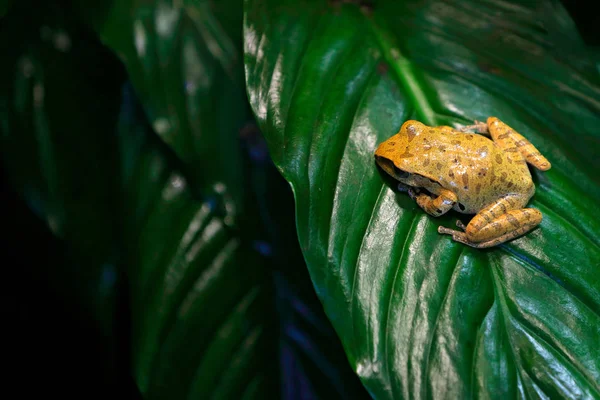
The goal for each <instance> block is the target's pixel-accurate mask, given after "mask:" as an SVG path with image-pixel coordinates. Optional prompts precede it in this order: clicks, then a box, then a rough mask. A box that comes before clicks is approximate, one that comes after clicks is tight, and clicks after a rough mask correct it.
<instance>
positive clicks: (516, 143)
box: [487, 117, 551, 171]
mask: <svg viewBox="0 0 600 400" xmlns="http://www.w3.org/2000/svg"><path fill="white" fill-rule="evenodd" d="M487 125H488V129H489V130H490V135H491V136H492V139H493V140H494V142H495V143H496V144H497V145H498V146H499V147H500V148H502V149H503V150H504V151H505V152H507V154H508V155H509V157H511V158H512V159H513V161H515V159H517V160H518V156H516V154H515V153H517V154H519V155H520V156H522V157H523V158H525V160H526V161H527V162H528V163H529V164H531V165H533V166H534V167H536V168H537V169H539V170H541V171H547V170H549V169H550V167H551V165H550V162H549V161H548V160H547V159H546V157H544V156H543V155H542V154H541V153H540V152H539V150H538V149H536V148H535V146H534V145H533V144H531V142H529V140H527V139H525V137H523V136H522V135H520V134H518V133H517V132H515V130H514V129H512V128H511V127H510V126H508V125H506V124H505V123H504V122H502V121H500V120H499V119H498V118H496V117H489V118H488V119H487ZM511 153H512V154H515V155H514V156H511Z"/></svg>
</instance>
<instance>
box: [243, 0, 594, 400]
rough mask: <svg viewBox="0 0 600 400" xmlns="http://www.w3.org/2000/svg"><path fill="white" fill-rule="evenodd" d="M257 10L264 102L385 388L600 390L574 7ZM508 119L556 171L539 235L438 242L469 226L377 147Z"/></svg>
mask: <svg viewBox="0 0 600 400" xmlns="http://www.w3.org/2000/svg"><path fill="white" fill-rule="evenodd" d="M536 7H537V8H536ZM244 14H245V15H244V43H245V68H246V81H247V90H248V96H249V98H250V103H251V106H252V108H253V111H254V113H255V115H256V117H257V119H258V122H259V124H260V126H261V130H263V132H264V134H265V136H266V139H267V141H268V146H269V150H270V154H271V156H272V158H273V160H274V162H275V164H276V165H277V167H278V168H279V170H280V171H281V173H282V175H283V176H284V177H285V178H286V179H287V180H288V181H289V183H290V184H291V186H292V189H293V191H294V195H295V199H296V223H297V231H298V236H299V240H300V244H301V248H302V251H303V254H304V257H305V259H306V261H307V264H308V268H309V271H310V274H311V278H312V280H313V283H314V286H315V288H316V290H317V293H318V295H319V298H320V300H321V302H322V303H323V306H324V308H325V311H326V313H327V315H328V316H329V318H330V319H331V321H332V323H333V325H334V327H335V329H336V331H337V333H338V335H339V336H340V338H341V339H342V342H343V345H344V348H345V350H346V354H347V356H348V359H349V361H350V364H351V365H352V367H353V368H354V369H355V371H356V373H357V374H358V375H359V376H360V377H361V379H362V381H363V383H364V384H365V386H366V387H367V388H368V389H369V391H370V392H371V394H372V395H373V396H375V397H377V398H392V397H394V398H413V397H414V398H427V397H452V398H468V397H477V398H504V397H519V398H523V397H526V398H529V397H536V398H537V397H550V398H556V397H561V398H581V397H584V398H595V397H598V396H600V385H599V383H598V382H600V353H599V350H598V346H597V344H596V342H597V339H598V337H600V279H599V275H598V272H597V266H598V265H600V223H599V222H598V219H597V218H595V217H594V214H593V210H595V208H596V204H597V202H598V200H600V178H599V177H598V175H597V174H595V169H597V167H598V162H597V156H596V155H597V154H598V150H600V135H599V134H598V130H597V129H596V127H597V126H599V124H600V85H599V81H598V75H597V70H596V65H594V63H593V58H592V57H591V55H590V54H589V53H588V51H587V50H586V48H585V47H584V46H583V45H582V43H581V40H579V36H578V34H577V32H576V31H575V29H574V24H572V23H570V22H569V20H568V16H566V13H565V11H564V10H563V9H562V8H561V7H560V4H558V3H556V2H548V3H545V4H544V5H539V6H535V7H534V6H524V5H522V4H521V3H517V2H514V3H512V4H511V3H506V2H504V3H497V2H493V1H483V2H461V3H458V2H444V3H442V2H428V3H419V4H417V3H410V2H392V1H381V2H377V3H376V4H375V5H368V4H367V5H362V6H360V7H358V6H356V5H354V4H340V3H339V2H311V1H299V2H298V1H296V2H292V1H284V2H280V1H274V0H273V1H266V0H265V1H259V0H247V1H246V2H245V10H244ZM565 21H566V22H565ZM559 37H563V38H564V37H568V38H575V39H574V40H572V41H571V40H569V41H567V42H566V43H567V45H565V41H560V40H553V39H554V38H559ZM490 115H493V116H497V117H499V118H501V119H503V120H504V121H505V122H507V123H508V124H509V125H511V126H512V127H513V128H515V129H516V130H517V131H519V132H520V133H521V134H523V135H524V136H525V137H527V138H528V139H529V140H531V141H532V143H534V145H535V146H536V147H537V148H538V149H539V150H540V151H541V152H542V153H543V154H544V155H546V156H547V158H548V159H549V160H550V161H551V162H552V169H551V170H550V171H547V172H545V173H539V172H538V171H533V177H534V181H535V183H536V194H535V197H534V199H533V201H532V202H531V206H533V207H535V208H538V209H539V210H540V211H541V212H542V213H543V215H544V220H543V222H542V224H541V225H540V227H539V228H538V229H536V230H534V231H532V232H531V233H529V234H527V235H525V236H524V237H522V238H519V239H516V240H514V241H512V242H509V243H507V244H504V245H502V246H500V247H497V248H493V249H489V250H476V249H473V248H470V247H466V246H463V245H461V244H458V243H456V242H452V241H451V239H450V238H449V237H447V236H442V235H439V234H438V233H437V227H438V226H439V225H445V226H452V225H453V223H454V221H455V220H456V218H457V215H455V214H454V213H450V215H447V216H444V217H442V218H432V217H430V216H428V215H426V214H425V213H424V212H423V211H422V210H421V209H420V208H418V206H416V205H415V204H414V202H413V201H411V200H410V199H409V198H408V196H407V195H406V194H404V193H398V192H397V191H396V189H395V188H394V185H393V183H392V182H391V181H390V180H389V179H387V178H385V177H384V176H383V174H382V172H380V171H379V170H378V169H377V168H376V165H375V162H374V157H373V153H374V150H375V148H376V146H377V145H378V144H379V143H380V142H382V141H383V140H385V139H387V138H388V137H390V136H391V135H393V134H394V133H396V132H397V131H398V130H399V128H400V126H401V124H402V123H403V122H404V121H406V120H408V119H418V120H421V121H422V122H424V123H426V124H430V125H442V124H444V125H446V124H448V125H454V126H456V125H457V124H469V123H471V122H472V121H473V120H474V119H477V120H485V118H487V117H488V116H490Z"/></svg>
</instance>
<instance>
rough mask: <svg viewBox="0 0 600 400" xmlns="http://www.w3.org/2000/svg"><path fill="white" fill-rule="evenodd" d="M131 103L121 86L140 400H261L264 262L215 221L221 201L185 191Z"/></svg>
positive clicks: (265, 369)
mask: <svg viewBox="0 0 600 400" xmlns="http://www.w3.org/2000/svg"><path fill="white" fill-rule="evenodd" d="M134 99H135V97H134V95H133V93H132V90H126V91H125V103H124V107H123V113H122V116H121V120H120V139H121V146H120V149H121V152H122V154H123V158H124V160H125V159H126V160H128V162H129V163H130V164H129V165H128V166H127V167H126V168H125V173H124V181H123V183H122V185H123V192H124V202H125V204H126V214H127V215H129V216H130V219H129V220H128V221H127V225H126V237H125V243H127V247H128V252H127V262H128V265H129V266H130V269H129V271H128V272H129V276H131V277H132V278H133V279H132V281H131V298H132V318H133V321H132V329H133V332H132V343H133V351H132V354H133V370H134V373H135V377H136V381H137V383H138V386H139V387H140V390H141V391H142V394H143V395H144V397H145V398H148V399H153V398H167V397H168V398H206V397H210V396H213V397H215V398H241V397H242V396H243V395H248V396H250V397H253V396H254V397H255V396H259V395H264V394H265V393H268V387H273V386H274V384H275V383H274V381H273V378H274V373H273V371H274V367H275V365H276V364H277V358H276V357H275V349H276V346H275V343H276V341H275V337H274V336H273V335H274V333H275V332H276V331H275V328H276V326H275V322H276V319H275V318H274V315H275V312H274V309H272V307H273V305H272V302H271V298H272V293H271V283H270V276H269V274H268V272H269V270H268V269H267V268H266V266H267V263H268V261H267V260H265V259H264V258H263V257H261V256H260V255H259V254H258V253H256V252H255V251H254V250H253V249H252V248H251V247H250V246H249V242H247V241H245V240H244V239H243V238H241V237H240V236H239V233H238V232H237V231H235V230H232V229H231V228H230V227H228V226H227V225H226V224H225V223H224V217H225V216H224V214H223V213H222V212H221V210H222V208H221V207H219V203H221V202H223V199H222V198H220V197H209V198H206V199H204V200H200V199H198V198H196V197H195V196H194V195H193V194H192V191H191V190H190V189H189V183H188V181H187V179H186V178H185V177H184V176H183V175H182V174H181V173H180V172H178V171H177V170H174V169H173V167H172V166H171V164H172V160H171V161H170V160H169V159H168V157H165V155H164V154H163V153H162V152H161V150H160V146H159V144H160V143H158V142H157V141H155V140H153V139H154V137H153V135H152V133H151V132H150V131H149V128H148V127H145V128H144V125H143V124H141V123H140V121H144V119H143V116H142V115H141V114H142V112H141V110H138V109H136V103H135V102H134ZM165 232H169V234H168V235H165Z"/></svg>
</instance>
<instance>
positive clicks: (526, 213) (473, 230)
mask: <svg viewBox="0 0 600 400" xmlns="http://www.w3.org/2000/svg"><path fill="white" fill-rule="evenodd" d="M522 205H523V204H522V202H521V201H520V200H519V199H518V198H515V197H504V198H501V199H500V200H498V201H497V202H495V203H493V204H492V205H490V206H488V207H486V208H484V209H482V210H481V211H480V212H479V213H478V214H477V215H475V217H473V219H472V220H471V222H469V224H468V225H467V226H466V228H465V227H464V226H463V225H462V223H460V222H458V223H457V225H458V227H459V228H464V229H465V231H464V232H460V231H455V230H453V229H448V228H446V227H443V226H440V227H439V228H438V232H439V233H442V234H448V235H452V239H454V240H455V241H457V242H460V243H464V244H466V245H468V246H471V247H476V248H485V247H492V246H496V245H499V244H501V243H504V242H506V241H508V240H511V239H514V238H516V237H518V236H521V235H523V234H525V233H527V232H529V231H530V230H531V229H533V228H535V227H536V226H537V225H539V223H540V222H542V213H541V212H539V211H538V210H536V209H535V208H520V207H522Z"/></svg>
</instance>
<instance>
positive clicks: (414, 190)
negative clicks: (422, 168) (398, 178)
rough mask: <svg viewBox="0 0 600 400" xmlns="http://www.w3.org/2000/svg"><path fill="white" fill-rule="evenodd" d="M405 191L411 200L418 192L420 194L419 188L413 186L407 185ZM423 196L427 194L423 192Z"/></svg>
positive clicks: (417, 195)
mask: <svg viewBox="0 0 600 400" xmlns="http://www.w3.org/2000/svg"><path fill="white" fill-rule="evenodd" d="M406 191H407V192H408V195H409V196H410V198H411V199H413V200H415V199H416V198H417V197H419V194H421V191H420V190H419V189H417V188H413V187H408V188H407V189H406ZM423 196H427V195H426V194H423ZM428 197H429V196H428Z"/></svg>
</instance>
